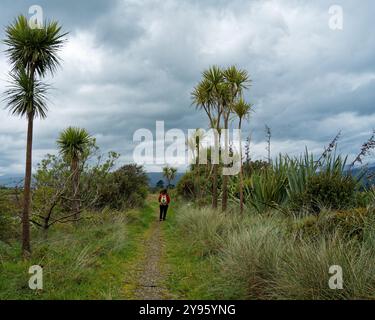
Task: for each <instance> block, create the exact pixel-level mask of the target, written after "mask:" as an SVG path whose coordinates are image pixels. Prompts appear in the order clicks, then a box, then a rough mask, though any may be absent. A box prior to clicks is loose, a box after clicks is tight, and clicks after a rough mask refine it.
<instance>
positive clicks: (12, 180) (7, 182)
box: [0, 172, 184, 188]
mask: <svg viewBox="0 0 375 320" xmlns="http://www.w3.org/2000/svg"><path fill="white" fill-rule="evenodd" d="M183 175H184V173H181V172H178V173H177V174H176V178H175V179H174V180H173V181H172V182H171V184H174V185H176V184H177V183H178V181H179V180H180V179H181V177H182V176H183ZM147 176H148V179H149V186H150V187H155V185H156V184H157V182H158V181H159V180H163V181H164V184H166V183H167V181H166V179H165V178H164V177H163V173H161V172H147ZM22 183H23V175H3V176H0V186H2V187H8V188H14V187H15V186H17V185H18V186H20V185H21V186H22Z"/></svg>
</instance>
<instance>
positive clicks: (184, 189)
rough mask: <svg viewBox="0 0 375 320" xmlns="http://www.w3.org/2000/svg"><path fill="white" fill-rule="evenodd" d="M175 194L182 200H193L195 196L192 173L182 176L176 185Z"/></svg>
mask: <svg viewBox="0 0 375 320" xmlns="http://www.w3.org/2000/svg"><path fill="white" fill-rule="evenodd" d="M177 194H178V195H180V196H182V197H183V198H184V199H194V198H196V196H197V190H196V182H195V175H194V172H192V171H190V172H187V173H186V174H184V175H183V176H182V177H181V179H180V180H179V181H178V183H177Z"/></svg>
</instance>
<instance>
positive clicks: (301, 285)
mask: <svg viewBox="0 0 375 320" xmlns="http://www.w3.org/2000/svg"><path fill="white" fill-rule="evenodd" d="M364 210H367V213H366V215H364V216H363V218H362V219H365V220H364V222H363V225H362V227H361V232H360V233H355V234H353V233H348V232H347V228H348V227H349V226H348V223H349V222H350V221H351V220H348V219H344V220H342V219H343V218H342V215H344V214H345V217H351V216H353V215H357V214H358V213H357V212H347V213H338V217H340V220H338V219H336V218H335V219H331V218H330V219H326V222H325V228H320V225H319V224H318V222H317V221H315V220H311V219H306V218H293V217H286V216H284V215H282V214H280V213H277V212H269V213H264V214H256V213H254V212H248V213H247V214H246V215H245V216H240V215H239V214H236V213H235V212H229V213H227V214H223V213H221V212H218V211H214V210H211V209H208V208H203V209H196V208H194V207H193V206H187V205H183V206H181V207H179V208H178V209H177V210H176V213H174V214H173V215H172V217H171V218H172V219H171V221H169V223H168V225H167V226H166V232H167V239H168V262H169V264H170V266H171V270H172V273H171V275H170V277H169V280H168V286H169V290H170V291H171V292H173V293H175V294H176V295H177V296H178V297H179V298H184V299H327V300H333V299H375V295H374V292H375V272H374V270H373V266H374V265H375V250H374V247H375V228H374V209H372V208H368V209H364ZM330 214H331V215H334V212H331V213H330ZM305 223H306V227H307V228H308V229H311V228H312V229H313V230H314V232H313V233H312V234H311V233H310V232H305V233H301V232H300V230H301V225H303V224H305ZM312 223H313V224H316V226H313V225H312ZM319 223H320V222H319ZM343 223H344V224H343ZM327 224H332V226H328V225H327ZM296 226H298V227H296ZM342 226H345V228H342ZM352 228H353V229H354V228H358V227H357V222H356V224H355V225H352ZM358 230H359V229H358ZM349 236H350V237H349ZM332 265H340V266H341V267H342V269H343V281H344V289H343V290H332V289H330V288H329V285H328V281H329V278H330V276H331V275H330V274H329V267H330V266H332Z"/></svg>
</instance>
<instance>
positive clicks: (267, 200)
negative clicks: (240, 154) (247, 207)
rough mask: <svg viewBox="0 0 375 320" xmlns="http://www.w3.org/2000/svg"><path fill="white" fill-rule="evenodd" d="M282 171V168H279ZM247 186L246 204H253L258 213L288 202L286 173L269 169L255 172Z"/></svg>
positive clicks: (245, 187)
mask: <svg viewBox="0 0 375 320" xmlns="http://www.w3.org/2000/svg"><path fill="white" fill-rule="evenodd" d="M279 169H280V168H279ZM247 181H248V182H249V183H248V184H245V186H244V190H245V203H248V204H251V205H252V206H253V207H254V208H255V209H256V210H257V211H258V212H262V211H266V210H269V209H270V208H272V207H273V206H275V205H282V204H284V203H285V202H286V201H287V183H288V180H287V176H286V172H285V171H282V170H278V169H274V168H268V169H265V170H262V171H260V172H254V173H253V174H252V175H251V177H250V179H249V180H247Z"/></svg>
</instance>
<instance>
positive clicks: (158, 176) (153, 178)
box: [147, 172, 184, 187]
mask: <svg viewBox="0 0 375 320" xmlns="http://www.w3.org/2000/svg"><path fill="white" fill-rule="evenodd" d="M183 175H184V173H181V172H178V173H177V174H176V178H175V179H174V180H173V181H172V182H171V184H174V185H176V184H177V183H178V181H179V180H180V179H181V177H182V176H183ZM147 176H148V178H149V180H150V182H149V185H150V187H155V185H156V184H157V182H158V181H159V180H163V181H164V183H165V184H166V183H167V181H166V180H165V178H163V174H162V173H161V172H147Z"/></svg>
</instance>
